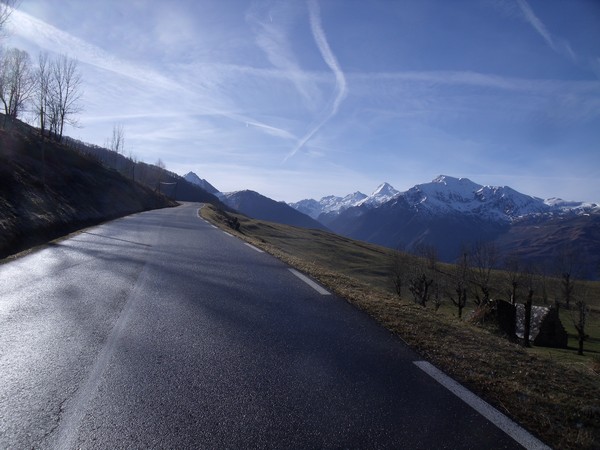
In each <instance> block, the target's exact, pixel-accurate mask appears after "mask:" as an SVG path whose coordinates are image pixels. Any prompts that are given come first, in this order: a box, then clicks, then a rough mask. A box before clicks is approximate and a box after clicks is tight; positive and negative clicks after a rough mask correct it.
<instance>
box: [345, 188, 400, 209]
mask: <svg viewBox="0 0 600 450" xmlns="http://www.w3.org/2000/svg"><path fill="white" fill-rule="evenodd" d="M398 194H400V191H397V190H396V189H394V188H393V187H392V185H390V184H389V183H382V184H380V185H379V186H377V189H375V190H374V191H373V193H372V194H371V195H369V196H368V197H366V198H364V199H362V200H360V201H359V202H357V203H356V204H355V205H354V206H361V205H367V206H378V205H381V204H383V203H385V202H387V201H390V200H391V199H393V198H394V197H396V196H397V195H398Z"/></svg>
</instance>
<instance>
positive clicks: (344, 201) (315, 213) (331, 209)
mask: <svg viewBox="0 0 600 450" xmlns="http://www.w3.org/2000/svg"><path fill="white" fill-rule="evenodd" d="M366 198H367V196H366V195H365V194H363V193H362V192H354V193H353V194H348V195H346V196H345V197H336V196H335V195H328V196H327V197H323V198H321V200H319V201H317V200H314V199H312V198H311V199H306V200H300V201H299V202H296V203H290V206H291V207H292V208H294V209H297V210H298V211H300V212H301V213H304V214H306V215H308V216H310V217H312V218H313V219H316V218H318V217H319V216H320V215H321V214H328V213H339V212H341V211H343V210H345V209H348V208H350V207H352V206H355V205H356V204H357V203H358V202H360V201H361V200H364V199H366Z"/></svg>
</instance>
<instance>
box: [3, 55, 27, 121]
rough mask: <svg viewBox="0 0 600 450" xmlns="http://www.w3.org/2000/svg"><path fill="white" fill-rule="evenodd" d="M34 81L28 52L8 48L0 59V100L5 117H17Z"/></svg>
mask: <svg viewBox="0 0 600 450" xmlns="http://www.w3.org/2000/svg"><path fill="white" fill-rule="evenodd" d="M34 81H35V80H34V76H33V71H32V68H31V62H30V58H29V54H28V53H27V52H26V51H24V50H19V49H17V48H13V49H10V50H8V51H7V52H6V53H5V54H4V55H3V57H2V58H1V61H0V100H1V101H2V104H3V105H4V113H5V114H6V117H8V118H10V119H13V120H14V119H16V118H17V117H19V114H20V113H21V112H22V111H23V108H24V106H25V103H26V102H27V100H29V98H30V96H31V94H32V92H33V88H34V86H35V83H34Z"/></svg>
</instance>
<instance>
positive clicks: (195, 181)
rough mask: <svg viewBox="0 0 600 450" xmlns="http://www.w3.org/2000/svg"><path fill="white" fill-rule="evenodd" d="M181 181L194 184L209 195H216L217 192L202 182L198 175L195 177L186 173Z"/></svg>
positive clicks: (207, 183) (193, 174) (204, 181)
mask: <svg viewBox="0 0 600 450" xmlns="http://www.w3.org/2000/svg"><path fill="white" fill-rule="evenodd" d="M183 179H184V180H186V181H188V182H190V183H192V184H195V185H196V186H200V187H201V188H202V189H204V190H205V191H207V192H210V193H211V194H216V193H218V192H219V191H218V190H217V189H216V188H215V187H214V186H213V185H212V184H210V183H209V182H208V181H206V180H203V179H202V178H200V177H199V176H198V175H196V174H195V173H194V172H188V173H186V174H185V175H184V176H183Z"/></svg>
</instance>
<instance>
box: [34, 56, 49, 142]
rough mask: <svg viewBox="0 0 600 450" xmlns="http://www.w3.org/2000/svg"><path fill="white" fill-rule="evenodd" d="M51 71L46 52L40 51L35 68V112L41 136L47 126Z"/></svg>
mask: <svg viewBox="0 0 600 450" xmlns="http://www.w3.org/2000/svg"><path fill="white" fill-rule="evenodd" d="M52 80H53V78H52V72H51V70H50V63H49V61H48V53H46V52H42V53H40V54H39V56H38V65H37V68H36V70H35V85H36V88H35V96H34V108H35V114H36V116H37V118H38V121H39V124H40V133H41V135H42V136H43V135H44V133H45V131H46V128H47V120H48V111H49V108H50V102H51V92H52Z"/></svg>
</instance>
